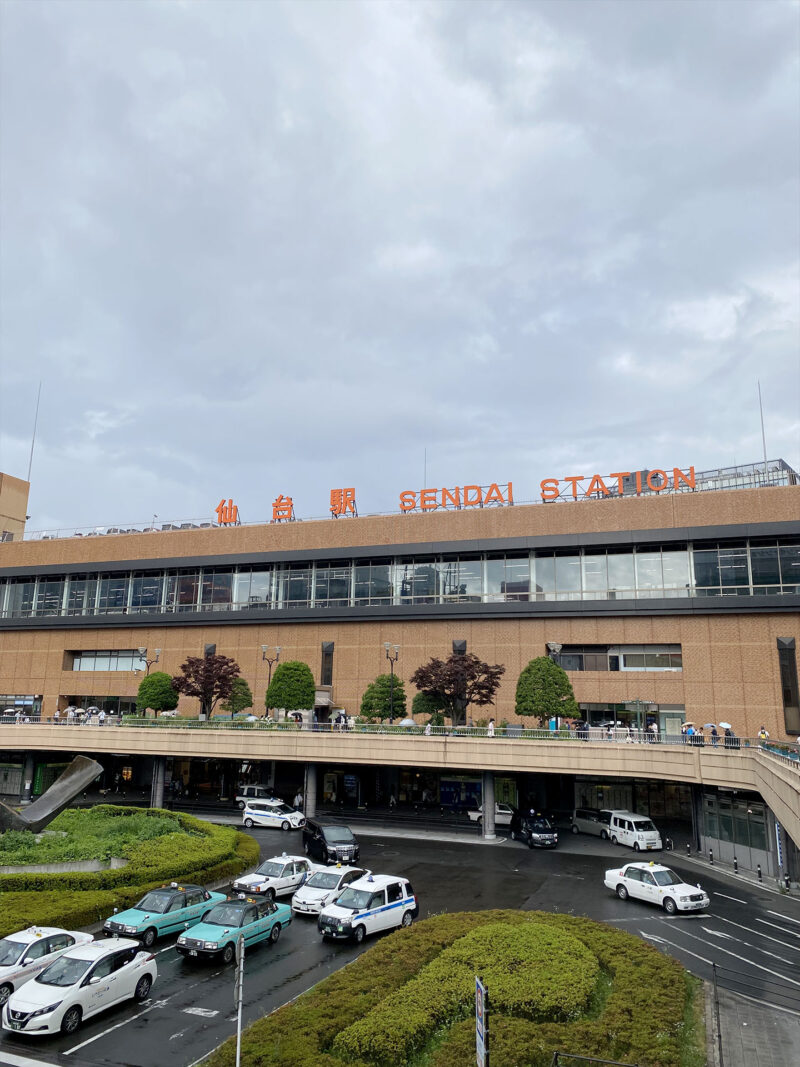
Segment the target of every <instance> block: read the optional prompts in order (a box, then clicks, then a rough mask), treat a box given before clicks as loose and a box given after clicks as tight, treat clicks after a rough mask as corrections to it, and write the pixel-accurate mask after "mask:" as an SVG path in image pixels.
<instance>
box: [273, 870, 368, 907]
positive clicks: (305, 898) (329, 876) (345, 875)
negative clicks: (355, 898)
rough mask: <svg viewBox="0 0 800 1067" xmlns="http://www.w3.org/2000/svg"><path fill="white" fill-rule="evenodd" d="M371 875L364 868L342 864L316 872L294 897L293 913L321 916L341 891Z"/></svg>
mask: <svg viewBox="0 0 800 1067" xmlns="http://www.w3.org/2000/svg"><path fill="white" fill-rule="evenodd" d="M369 873H370V872H369V871H365V870H364V869H363V868H362V867H343V866H342V864H341V863H339V864H337V865H336V866H335V867H326V868H324V869H323V870H321V871H314V873H313V874H312V875H311V876H310V877H309V878H308V879H307V880H306V881H305V882H304V883H303V885H302V886H300V888H299V889H298V890H297V892H296V893H295V895H294V896H293V897H292V911H293V912H295V914H297V915H319V913H320V912H321V911H322V909H323V908H324V907H325V905H326V904H330V903H331V902H332V901H333V900H335V899H336V897H337V896H338V895H339V892H340V890H342V889H344V888H345V886H348V885H350V883H351V882H355V881H357V880H358V879H359V878H363V877H364V876H365V875H367V874H369Z"/></svg>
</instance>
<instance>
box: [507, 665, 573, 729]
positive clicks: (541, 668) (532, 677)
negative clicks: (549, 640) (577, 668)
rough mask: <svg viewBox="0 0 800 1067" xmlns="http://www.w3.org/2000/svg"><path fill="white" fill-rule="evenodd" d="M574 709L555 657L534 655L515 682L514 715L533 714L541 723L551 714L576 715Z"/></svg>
mask: <svg viewBox="0 0 800 1067" xmlns="http://www.w3.org/2000/svg"><path fill="white" fill-rule="evenodd" d="M578 710H579V709H578V703H577V701H576V700H575V694H574V693H573V691H572V684H571V682H570V680H569V678H568V677H567V672H566V671H565V670H564V668H563V667H561V666H560V665H559V664H558V663H556V662H555V660H552V659H551V658H550V657H549V656H538V657H537V658H536V659H532V660H531V661H530V663H529V664H528V666H527V667H524V668H523V670H522V673H521V674H520V676H519V681H518V682H517V697H516V705H515V711H516V713H517V715H520V716H522V717H524V716H526V715H533V716H535V717H536V718H537V719H538V720H539V726H544V724H545V722H546V721H547V720H548V719H550V718H551V717H552V716H553V715H562V716H563V715H577V714H578Z"/></svg>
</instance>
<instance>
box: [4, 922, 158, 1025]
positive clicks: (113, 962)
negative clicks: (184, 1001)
mask: <svg viewBox="0 0 800 1067" xmlns="http://www.w3.org/2000/svg"><path fill="white" fill-rule="evenodd" d="M157 973H158V972H157V970H156V963H155V959H154V958H153V956H152V955H151V954H150V953H149V952H148V951H147V950H146V949H143V948H142V946H141V945H140V944H139V942H138V941H131V940H129V939H126V938H120V939H119V940H118V941H90V942H88V943H86V944H83V945H75V946H73V947H72V948H71V949H68V950H67V952H65V953H63V955H61V956H59V958H58V959H57V960H55V961H54V962H53V963H51V964H50V966H49V967H45V969H44V970H43V971H42V972H41V974H37V975H36V977H35V978H34V979H33V981H32V982H28V984H27V985H26V986H24V987H23V988H22V989H21V990H20V991H19V992H18V993H12V994H11V996H10V997H9V998H8V1000H7V1002H6V1004H5V1007H4V1008H3V1029H4V1030H10V1031H11V1032H12V1033H15V1034H31V1035H36V1036H41V1035H46V1034H57V1033H59V1032H60V1033H62V1034H74V1033H75V1031H76V1030H77V1029H78V1027H79V1026H80V1025H81V1022H82V1021H83V1020H84V1019H89V1018H91V1016H93V1015H97V1014H98V1013H99V1012H101V1011H105V1010H106V1008H111V1007H113V1006H114V1005H115V1004H120V1003H121V1002H122V1001H124V1000H130V999H134V1000H138V1001H142V1000H147V998H148V997H149V996H150V988H151V986H152V985H153V982H154V981H155V980H156V975H157Z"/></svg>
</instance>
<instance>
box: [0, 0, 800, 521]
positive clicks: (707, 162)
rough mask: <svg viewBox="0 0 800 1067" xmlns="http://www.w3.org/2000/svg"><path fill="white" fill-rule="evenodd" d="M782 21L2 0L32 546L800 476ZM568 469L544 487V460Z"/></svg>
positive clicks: (522, 8) (0, 249)
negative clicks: (760, 399)
mask: <svg viewBox="0 0 800 1067" xmlns="http://www.w3.org/2000/svg"><path fill="white" fill-rule="evenodd" d="M798 25H799V23H798V18H797V6H796V4H794V3H773V2H766V3H761V2H753V3H749V4H740V5H737V10H736V18H731V17H730V5H729V4H727V3H704V2H698V3H693V4H686V3H670V2H667V3H659V2H655V0H653V2H650V3H647V4H630V3H614V2H599V3H583V2H573V3H570V4H557V3H522V2H516V3H488V2H487V3H480V2H476V3H472V4H454V3H433V4H417V3H414V4H406V3H384V4H370V3H357V2H350V3H337V2H329V3H305V4H289V3H287V4H283V3H271V4H247V3H237V2H226V3H215V2H211V0H210V2H207V3H204V4H179V3H140V2H136V3H126V2H117V3H115V4H113V5H112V4H96V3H89V4H84V3H52V2H51V3H47V2H42V3H38V4H23V3H19V2H17V3H7V4H6V5H5V6H4V18H3V21H2V25H0V48H1V49H2V53H1V54H0V59H1V60H2V67H1V68H0V69H2V74H0V78H1V79H2V81H1V82H0V90H2V91H0V120H2V129H3V136H2V142H1V143H0V223H1V224H2V230H3V234H4V237H3V241H2V245H0V300H1V301H2V306H1V307H0V311H1V312H2V318H1V319H0V352H1V353H2V360H3V362H2V382H1V384H2V391H1V392H0V469H3V470H7V471H9V473H13V474H17V475H22V476H24V474H25V470H26V468H27V453H28V448H29V443H30V429H31V422H32V413H33V404H34V400H35V393H36V386H37V383H38V380H39V379H40V378H41V379H42V380H43V381H44V393H43V403H42V415H41V419H40V435H39V442H38V444H37V453H36V459H35V463H34V473H33V482H34V486H33V491H32V498H31V508H32V514H33V516H34V517H33V519H32V522H31V526H32V527H40V528H41V527H46V526H57V525H65V526H66V525H73V524H83V523H86V524H94V523H116V522H133V521H135V520H136V519H137V518H141V519H144V520H146V519H148V518H149V516H150V515H151V514H152V513H153V512H157V513H158V514H159V515H161V516H162V517H165V516H170V517H177V516H185V517H192V516H201V515H207V514H210V512H211V509H212V508H213V506H214V504H215V503H216V502H217V501H218V500H219V498H220V496H221V495H223V493H224V494H225V496H229V495H230V496H233V497H234V498H235V499H236V500H237V502H238V503H239V505H240V508H241V511H242V514H243V515H244V516H245V518H247V519H257V518H264V517H268V515H269V512H270V503H271V501H272V499H273V498H274V496H276V495H277V493H278V492H284V493H287V492H290V493H292V494H293V496H294V499H295V502H296V506H297V509H298V513H299V514H301V515H321V514H324V513H325V512H326V510H327V504H328V490H329V489H330V488H334V487H337V486H342V485H355V486H356V487H357V490H358V498H359V505H360V508H361V510H362V512H365V511H383V510H394V509H395V508H396V503H397V494H398V493H399V491H400V490H402V489H405V488H410V487H417V486H418V485H420V483H421V481H422V476H423V450H424V449H425V448H427V449H428V480H429V482H430V484H436V485H455V484H464V482H473V481H478V482H482V483H486V482H489V481H493V480H501V481H505V480H507V479H511V480H512V481H514V483H515V495H516V496H517V498H518V499H526V498H527V499H531V498H533V496H534V495H535V491H536V485H537V484H538V481H539V480H540V479H541V478H542V477H545V476H549V475H556V476H558V475H563V474H566V473H572V472H573V470H572V468H574V467H575V465H576V464H577V465H578V466H581V467H586V473H587V474H588V473H591V472H593V471H595V470H597V471H606V470H616V469H618V468H619V466H620V464H622V465H624V466H625V467H626V468H627V467H630V466H634V465H636V466H642V467H646V466H663V465H668V466H672V465H678V466H687V465H689V464H692V463H693V464H695V465H696V466H697V467H698V469H700V468H705V467H714V466H721V465H726V464H729V463H732V462H733V461H734V460H736V461H738V462H745V461H751V460H755V459H757V458H758V456H759V455H760V453H761V447H760V429H759V425H758V413H757V403H756V379H757V378H759V377H760V379H761V382H762V389H763V392H764V399H765V408H766V415H767V436H768V447H769V451H770V453H772V454H773V455H783V456H784V457H785V458H786V459H787V460H788V461H789V462H791V463H792V464H793V465H794V466H798V465H800V361H799V360H798V339H800V338H799V336H798V333H799V331H798V292H800V285H798V282H799V281H800V274H799V272H800V266H799V264H800V219H799V217H798V204H799V203H800V197H798V174H800V151H799V145H798V133H797V131H798V119H800V113H799V112H800V105H799V104H798V101H799V100H800V93H798V56H799V55H800V30H799V29H798ZM567 467H569V468H571V469H570V470H567V469H566V468H567Z"/></svg>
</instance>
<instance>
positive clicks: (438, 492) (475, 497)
mask: <svg viewBox="0 0 800 1067" xmlns="http://www.w3.org/2000/svg"><path fill="white" fill-rule="evenodd" d="M513 503H514V491H513V486H512V484H511V482H506V483H505V484H503V483H501V484H498V483H497V482H492V484H491V485H464V486H460V485H457V486H456V487H455V489H420V490H419V491H417V490H414V489H406V490H405V491H404V492H402V493H401V494H400V510H401V511H415V510H416V509H417V508H419V509H420V511H435V510H436V509H437V508H485V507H491V506H492V505H502V504H505V505H508V504H513Z"/></svg>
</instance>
